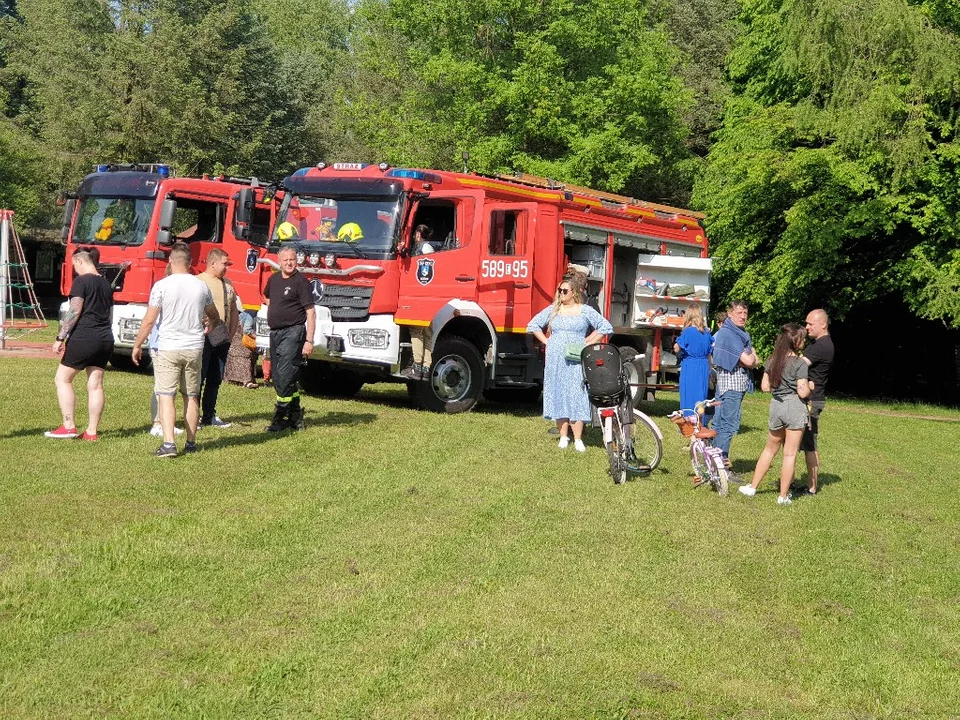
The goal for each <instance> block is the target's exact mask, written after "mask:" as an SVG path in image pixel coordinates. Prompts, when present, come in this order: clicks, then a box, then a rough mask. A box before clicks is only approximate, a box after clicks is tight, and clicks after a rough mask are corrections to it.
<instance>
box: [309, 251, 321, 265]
mask: <svg viewBox="0 0 960 720" xmlns="http://www.w3.org/2000/svg"><path fill="white" fill-rule="evenodd" d="M307 262H309V263H310V264H311V265H313V267H316V266H317V265H319V264H320V253H318V252H312V253H310V256H309V257H308V258H307Z"/></svg>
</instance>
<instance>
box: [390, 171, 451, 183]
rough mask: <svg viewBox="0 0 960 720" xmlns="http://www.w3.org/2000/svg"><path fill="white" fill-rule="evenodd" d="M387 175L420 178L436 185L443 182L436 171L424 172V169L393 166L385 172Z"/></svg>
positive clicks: (411, 178) (412, 178)
mask: <svg viewBox="0 0 960 720" xmlns="http://www.w3.org/2000/svg"><path fill="white" fill-rule="evenodd" d="M387 177H395V178H407V179H408V180H420V181H422V182H430V183H436V184H437V185H440V184H441V183H442V182H443V178H442V177H440V176H439V175H437V174H436V173H432V172H426V171H424V170H409V169H407V168H394V169H393V170H391V171H390V172H388V173H387Z"/></svg>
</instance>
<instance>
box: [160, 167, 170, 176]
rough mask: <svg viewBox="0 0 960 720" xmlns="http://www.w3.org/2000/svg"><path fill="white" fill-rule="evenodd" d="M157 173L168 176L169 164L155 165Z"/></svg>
mask: <svg viewBox="0 0 960 720" xmlns="http://www.w3.org/2000/svg"><path fill="white" fill-rule="evenodd" d="M157 175H159V176H160V177H165V178H168V177H170V166H169V165H157Z"/></svg>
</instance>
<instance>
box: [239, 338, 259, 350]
mask: <svg viewBox="0 0 960 720" xmlns="http://www.w3.org/2000/svg"><path fill="white" fill-rule="evenodd" d="M240 342H241V343H243V346H244V347H245V348H246V349H247V350H250V351H253V350H256V349H257V339H256V338H255V337H254V336H253V335H247V334H244V335H242V336H241V338H240Z"/></svg>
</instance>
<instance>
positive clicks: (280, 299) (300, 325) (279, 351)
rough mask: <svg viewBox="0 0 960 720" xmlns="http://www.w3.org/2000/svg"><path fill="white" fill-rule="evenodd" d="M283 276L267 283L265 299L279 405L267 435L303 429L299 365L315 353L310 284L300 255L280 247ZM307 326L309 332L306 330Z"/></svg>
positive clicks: (314, 319)
mask: <svg viewBox="0 0 960 720" xmlns="http://www.w3.org/2000/svg"><path fill="white" fill-rule="evenodd" d="M277 259H278V260H279V262H280V272H278V273H274V274H273V275H272V276H271V277H270V279H269V280H268V281H267V285H266V287H265V288H264V291H263V295H264V298H265V302H266V303H267V325H269V326H270V357H271V358H273V388H274V390H275V391H276V393H277V405H276V409H275V411H274V413H273V421H272V422H271V423H270V425H268V426H267V432H280V431H281V430H286V429H287V428H289V429H291V430H300V429H302V428H303V408H302V407H301V406H300V386H299V385H298V384H297V380H298V378H299V376H300V362H301V358H302V357H303V356H305V355H310V353H312V352H313V343H312V342H311V340H312V339H313V331H314V328H315V326H316V314H315V312H314V309H313V293H312V291H311V289H310V283H309V282H308V281H307V279H306V277H304V276H303V273H301V272H299V271H298V270H297V251H296V250H295V249H294V248H292V247H289V246H287V247H281V248H280V252H279V253H277ZM304 324H306V329H304Z"/></svg>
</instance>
